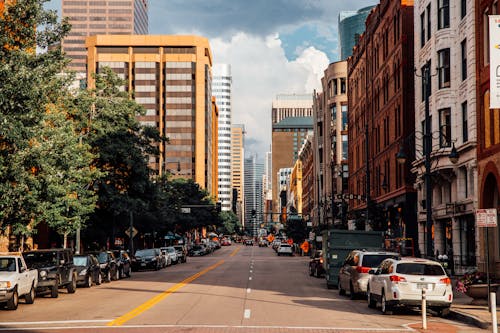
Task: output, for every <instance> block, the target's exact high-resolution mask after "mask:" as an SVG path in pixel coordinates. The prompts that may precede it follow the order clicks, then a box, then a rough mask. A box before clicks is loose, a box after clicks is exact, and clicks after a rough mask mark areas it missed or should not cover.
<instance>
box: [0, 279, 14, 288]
mask: <svg viewBox="0 0 500 333" xmlns="http://www.w3.org/2000/svg"><path fill="white" fill-rule="evenodd" d="M11 286H12V284H11V283H10V281H0V289H9V288H10V287H11Z"/></svg>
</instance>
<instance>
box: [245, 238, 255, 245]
mask: <svg viewBox="0 0 500 333" xmlns="http://www.w3.org/2000/svg"><path fill="white" fill-rule="evenodd" d="M245 245H250V246H253V239H245Z"/></svg>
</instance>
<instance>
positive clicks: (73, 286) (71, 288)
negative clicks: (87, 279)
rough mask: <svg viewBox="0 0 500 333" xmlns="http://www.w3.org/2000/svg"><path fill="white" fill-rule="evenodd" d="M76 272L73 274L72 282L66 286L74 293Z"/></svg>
mask: <svg viewBox="0 0 500 333" xmlns="http://www.w3.org/2000/svg"><path fill="white" fill-rule="evenodd" d="M76 279H77V278H76V274H73V276H72V278H71V281H70V283H69V284H68V286H67V287H66V290H68V293H70V294H74V293H75V291H76Z"/></svg>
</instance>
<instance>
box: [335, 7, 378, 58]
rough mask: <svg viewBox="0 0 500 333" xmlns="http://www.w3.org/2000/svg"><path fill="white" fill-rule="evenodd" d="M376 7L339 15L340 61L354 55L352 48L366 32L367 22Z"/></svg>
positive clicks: (344, 12)
mask: <svg viewBox="0 0 500 333" xmlns="http://www.w3.org/2000/svg"><path fill="white" fill-rule="evenodd" d="M373 7H375V6H369V7H365V8H361V9H360V10H358V11H343V12H340V14H339V37H340V44H339V45H340V60H346V59H347V58H348V57H349V56H350V55H352V48H353V47H354V45H356V44H357V42H358V40H359V36H360V35H361V34H362V33H363V32H364V31H365V21H366V18H367V16H368V14H370V11H371V10H372V8H373Z"/></svg>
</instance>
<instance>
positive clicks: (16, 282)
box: [0, 253, 38, 310]
mask: <svg viewBox="0 0 500 333" xmlns="http://www.w3.org/2000/svg"><path fill="white" fill-rule="evenodd" d="M37 285H38V271H37V270H36V269H28V267H27V266H26V263H25V262H24V258H23V257H22V255H20V254H15V253H12V254H4V255H0V305H2V304H3V305H5V306H6V307H7V309H9V310H16V309H17V305H18V304H19V298H20V297H22V298H24V299H25V301H26V303H27V304H33V303H34V302H35V289H36V287H37Z"/></svg>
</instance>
